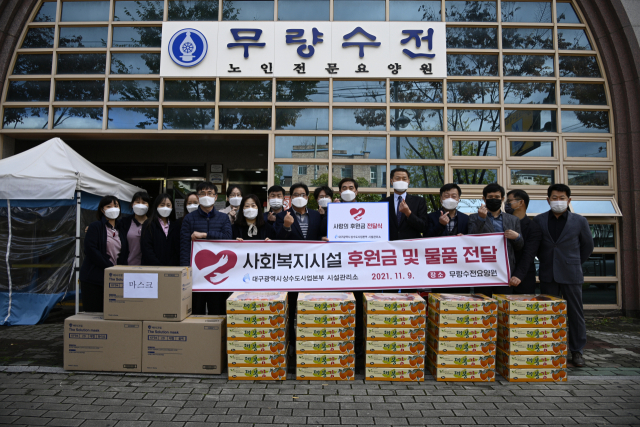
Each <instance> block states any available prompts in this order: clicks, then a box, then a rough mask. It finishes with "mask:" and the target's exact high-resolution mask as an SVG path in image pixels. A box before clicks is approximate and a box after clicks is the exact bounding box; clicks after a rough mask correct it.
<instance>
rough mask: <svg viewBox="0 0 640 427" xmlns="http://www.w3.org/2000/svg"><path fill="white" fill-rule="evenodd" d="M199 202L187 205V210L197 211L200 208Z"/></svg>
mask: <svg viewBox="0 0 640 427" xmlns="http://www.w3.org/2000/svg"><path fill="white" fill-rule="evenodd" d="M198 206H199V205H198V204H197V203H193V204H191V205H187V212H189V213H191V212H193V211H195V210H196V209H198Z"/></svg>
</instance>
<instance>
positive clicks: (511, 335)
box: [498, 325, 567, 342]
mask: <svg viewBox="0 0 640 427" xmlns="http://www.w3.org/2000/svg"><path fill="white" fill-rule="evenodd" d="M498 335H499V336H501V337H502V338H504V339H505V341H511V342H513V341H566V340H567V330H566V329H556V328H553V327H539V328H508V327H506V326H503V325H498Z"/></svg>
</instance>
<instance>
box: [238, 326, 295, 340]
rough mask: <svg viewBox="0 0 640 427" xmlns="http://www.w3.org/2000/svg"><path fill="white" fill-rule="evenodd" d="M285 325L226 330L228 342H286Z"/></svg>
mask: <svg viewBox="0 0 640 427" xmlns="http://www.w3.org/2000/svg"><path fill="white" fill-rule="evenodd" d="M286 335H287V325H284V326H283V327H281V328H265V327H259V328H257V327H250V326H243V327H237V328H227V340H228V341H237V340H240V341H244V340H248V341H286V340H287V337H286Z"/></svg>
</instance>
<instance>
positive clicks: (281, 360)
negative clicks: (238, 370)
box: [227, 352, 287, 368]
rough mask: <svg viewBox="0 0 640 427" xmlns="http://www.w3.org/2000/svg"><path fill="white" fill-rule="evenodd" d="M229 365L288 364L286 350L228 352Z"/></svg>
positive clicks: (279, 365)
mask: <svg viewBox="0 0 640 427" xmlns="http://www.w3.org/2000/svg"><path fill="white" fill-rule="evenodd" d="M227 365H228V366H229V367H232V366H235V367H243V368H246V367H249V368H250V367H253V368H259V367H262V368H279V367H286V366H287V356H286V352H285V353H284V354H264V353H263V354H240V353H232V354H227Z"/></svg>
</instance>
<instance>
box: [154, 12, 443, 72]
mask: <svg viewBox="0 0 640 427" xmlns="http://www.w3.org/2000/svg"><path fill="white" fill-rule="evenodd" d="M446 74H447V57H446V28H445V23H444V22H322V21H315V22H314V21H305V22H289V21H288V22H256V21H228V22H175V21H172V22H164V23H163V24H162V55H161V59H160V75H161V76H162V77H209V78H210V77H227V78H237V79H240V78H244V77H266V78H270V77H297V78H306V77H308V78H311V77H313V78H327V77H337V78H345V77H346V78H387V77H392V78H399V79H402V78H428V77H433V78H443V77H446Z"/></svg>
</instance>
